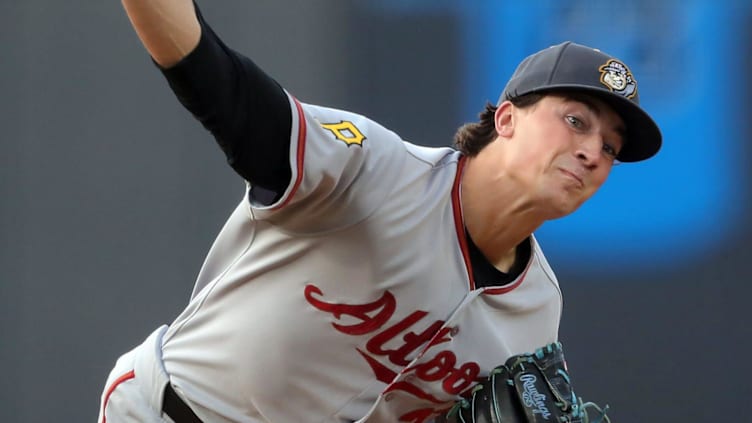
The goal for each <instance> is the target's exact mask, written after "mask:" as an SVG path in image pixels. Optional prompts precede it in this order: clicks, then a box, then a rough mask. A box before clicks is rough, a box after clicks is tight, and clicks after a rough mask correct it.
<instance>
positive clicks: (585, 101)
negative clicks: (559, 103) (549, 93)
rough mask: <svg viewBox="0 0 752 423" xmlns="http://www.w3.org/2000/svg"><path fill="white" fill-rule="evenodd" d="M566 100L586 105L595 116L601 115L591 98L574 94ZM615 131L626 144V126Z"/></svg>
mask: <svg viewBox="0 0 752 423" xmlns="http://www.w3.org/2000/svg"><path fill="white" fill-rule="evenodd" d="M564 98H565V99H566V100H567V101H576V102H578V103H582V104H584V105H585V107H587V108H588V110H590V111H591V112H593V114H594V115H596V116H600V115H601V109H600V108H599V107H598V106H597V105H596V104H595V103H593V101H592V100H590V98H589V97H587V96H584V95H577V94H574V93H572V94H567V95H566V96H565V97H564ZM617 114H618V113H617ZM614 131H616V133H618V134H619V135H620V136H621V141H622V143H625V142H626V141H627V129H626V128H625V127H624V125H619V126H617V127H615V128H614Z"/></svg>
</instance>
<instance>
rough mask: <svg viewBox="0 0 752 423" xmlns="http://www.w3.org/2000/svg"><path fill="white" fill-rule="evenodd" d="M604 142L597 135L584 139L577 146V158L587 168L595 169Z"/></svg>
mask: <svg viewBox="0 0 752 423" xmlns="http://www.w3.org/2000/svg"><path fill="white" fill-rule="evenodd" d="M602 149H603V140H601V139H600V137H598V136H596V135H591V136H587V137H583V138H582V139H580V140H579V142H578V143H577V145H576V150H575V156H576V157H577V159H578V160H580V161H581V162H582V163H583V164H584V165H585V166H587V167H591V168H592V167H595V166H597V165H598V160H599V159H600V157H601V150H602Z"/></svg>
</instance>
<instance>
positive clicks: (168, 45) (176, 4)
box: [122, 0, 201, 68]
mask: <svg viewBox="0 0 752 423" xmlns="http://www.w3.org/2000/svg"><path fill="white" fill-rule="evenodd" d="M122 1H123V7H125V11H126V13H127V14H128V18H129V19H130V20H131V24H133V28H134V29H135V30H136V33H137V34H138V37H139V38H140V39H141V42H142V43H143V44H144V47H146V50H147V51H148V52H149V54H150V55H151V57H152V58H153V59H154V61H156V62H157V64H159V65H160V66H162V67H163V68H168V67H170V66H173V65H175V64H176V63H178V62H179V61H180V60H182V59H183V58H184V57H185V56H187V55H188V53H190V52H191V51H193V49H194V48H196V45H198V42H199V39H200V38H201V26H200V25H199V23H198V19H197V18H196V10H195V9H194V7H193V1H192V0H122Z"/></svg>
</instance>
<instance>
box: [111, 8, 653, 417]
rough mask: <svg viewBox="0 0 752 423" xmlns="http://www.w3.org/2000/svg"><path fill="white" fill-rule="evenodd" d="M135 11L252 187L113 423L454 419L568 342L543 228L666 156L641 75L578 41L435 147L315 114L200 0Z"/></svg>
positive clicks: (123, 377)
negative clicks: (524, 357)
mask: <svg viewBox="0 0 752 423" xmlns="http://www.w3.org/2000/svg"><path fill="white" fill-rule="evenodd" d="M122 1H123V4H124V6H125V10H126V12H127V14H128V16H129V18H130V20H131V22H132V24H133V26H134V28H135V30H136V32H137V33H138V35H139V37H140V39H141V40H142V42H143V44H144V46H145V47H146V49H147V51H148V53H149V54H150V55H151V57H152V58H153V59H154V61H155V62H156V64H157V65H158V66H159V68H160V70H161V71H162V72H163V74H164V75H165V77H166V79H167V81H168V82H169V85H170V87H171V88H172V90H173V91H174V92H175V94H176V96H177V97H178V99H179V100H180V101H181V103H182V104H183V105H184V106H185V107H186V108H187V109H188V110H189V111H190V112H191V113H192V114H193V115H194V116H195V117H196V118H197V119H198V120H199V121H200V122H201V123H202V124H203V125H204V127H205V128H207V129H208V130H209V131H210V132H211V134H212V135H213V136H214V138H215V139H216V141H217V143H218V145H219V147H220V148H222V150H223V151H224V153H225V154H226V155H227V159H228V163H229V164H230V166H232V168H233V169H234V170H235V171H236V172H237V173H238V174H239V176H240V177H242V179H243V180H244V181H245V182H246V185H245V192H244V195H243V198H242V200H241V201H240V203H239V204H238V206H237V208H236V209H235V210H234V212H233V213H232V215H231V216H230V218H229V220H228V221H227V222H226V224H225V226H224V227H223V228H222V230H221V232H220V233H219V235H218V237H217V239H216V241H215V242H214V245H213V246H212V248H211V250H210V251H209V253H208V256H207V258H206V260H205V262H204V265H203V267H202V268H201V270H200V273H199V275H198V278H197V281H196V284H195V288H194V290H193V293H192V296H191V299H190V302H189V303H188V305H187V307H186V308H185V310H184V311H183V312H182V313H180V315H179V316H177V317H176V318H175V320H174V321H173V322H172V323H170V324H169V325H165V326H162V327H159V328H157V329H156V330H155V331H154V332H153V333H152V334H151V335H149V336H148V337H147V338H146V340H145V341H144V342H143V343H142V344H140V345H138V346H137V347H135V348H134V349H133V350H131V351H130V352H128V353H126V354H124V355H123V356H122V357H120V358H119V359H118V361H117V363H116V365H115V367H114V368H113V370H112V372H111V373H110V376H109V377H108V379H107V382H106V385H105V389H104V392H103V394H102V398H101V404H100V416H99V420H100V421H101V422H102V423H105V422H108V423H117V422H169V421H174V422H199V421H203V422H275V423H286V422H355V421H357V422H415V423H417V422H428V421H432V420H433V419H434V418H435V417H436V416H438V415H439V414H441V413H443V412H445V411H446V410H447V409H449V408H450V407H452V405H454V404H456V403H457V402H458V401H459V400H460V399H461V398H463V396H465V397H466V396H467V395H468V393H469V392H471V390H472V389H473V387H474V386H475V385H476V384H478V382H479V381H480V380H483V378H485V377H486V376H488V374H489V371H490V370H491V369H493V368H494V367H496V366H498V365H499V364H500V363H503V362H504V361H505V360H506V359H508V358H510V357H513V356H515V355H517V354H522V353H525V352H529V351H534V350H535V349H536V348H539V347H540V346H542V345H546V344H550V343H554V342H556V341H557V332H558V328H559V319H560V315H561V307H562V301H561V292H560V290H559V286H558V283H557V280H556V277H555V276H554V273H553V271H552V270H551V268H550V267H549V265H548V263H547V262H546V258H545V257H544V255H543V252H542V250H541V246H540V245H539V244H538V242H537V241H536V239H535V237H534V235H533V232H534V231H535V230H536V228H538V227H539V226H540V225H541V224H542V223H543V222H545V221H546V220H549V219H555V218H559V217H562V216H565V215H567V214H569V213H571V212H573V211H575V210H576V209H577V208H578V207H579V206H580V205H581V204H582V203H583V202H584V201H586V200H587V199H588V198H590V197H591V196H592V195H593V193H595V191H596V190H597V189H598V188H599V187H600V186H601V185H602V184H603V182H604V181H605V180H606V177H607V176H608V174H609V172H610V170H611V167H612V165H613V163H614V161H615V160H617V159H618V160H619V161H622V162H631V161H638V160H643V159H647V158H649V157H651V156H653V155H654V154H655V153H656V152H657V151H658V150H659V148H660V145H661V134H660V131H659V129H658V127H657V126H656V124H655V123H654V122H653V120H652V119H651V118H650V117H649V116H648V115H647V114H646V112H644V111H643V109H641V108H640V106H639V103H638V90H637V81H636V79H635V77H634V75H633V74H632V73H631V71H630V70H629V68H628V67H627V66H626V65H625V64H624V63H623V62H621V61H619V60H618V59H616V58H614V57H612V56H610V55H608V54H605V53H603V52H600V51H598V50H594V49H592V48H589V47H585V46H582V45H578V44H575V43H570V42H566V43H562V44H559V45H556V46H553V47H550V48H547V49H544V50H542V51H540V52H538V53H535V54H533V55H531V56H530V57H528V58H527V59H525V61H523V62H522V63H521V64H520V66H519V68H518V69H517V71H516V72H515V74H514V75H513V76H512V78H511V79H510V80H509V82H508V85H507V86H506V88H505V89H504V91H503V93H502V94H501V97H500V99H499V102H498V103H497V104H496V105H487V106H486V108H485V110H484V111H483V112H482V113H481V117H480V120H479V121H478V122H475V123H470V124H467V125H465V126H463V127H462V128H460V129H459V131H458V132H457V135H456V138H455V148H448V147H446V148H427V147H421V146H418V145H414V144H410V143H408V142H405V141H403V140H402V139H400V137H399V136H398V135H397V134H395V133H394V132H391V131H389V130H388V129H386V128H384V127H382V126H381V125H379V124H378V123H376V122H374V121H372V120H370V119H369V118H367V117H365V116H361V115H358V114H355V113H350V112H346V111H342V110H335V109H331V108H326V107H320V106H316V105H312V104H304V103H302V102H301V101H299V100H298V99H296V98H295V96H294V95H293V94H292V93H289V92H287V91H286V90H285V89H283V88H282V87H280V85H279V84H278V83H277V82H275V81H274V80H273V79H272V78H270V77H269V76H267V75H266V74H265V73H264V72H263V71H262V70H261V69H259V68H258V67H257V66H256V65H255V64H254V63H253V62H252V61H251V60H250V59H248V58H247V57H245V56H243V55H241V54H239V53H237V52H235V51H233V50H231V49H230V48H228V47H227V46H226V45H225V44H223V42H222V41H221V40H220V39H219V37H218V36H217V35H216V34H215V33H214V32H213V31H212V29H211V28H210V26H209V25H208V24H207V22H206V21H205V20H204V19H203V18H202V17H201V14H200V13H199V11H198V8H197V7H196V6H195V4H194V3H193V2H192V1H191V0H122Z"/></svg>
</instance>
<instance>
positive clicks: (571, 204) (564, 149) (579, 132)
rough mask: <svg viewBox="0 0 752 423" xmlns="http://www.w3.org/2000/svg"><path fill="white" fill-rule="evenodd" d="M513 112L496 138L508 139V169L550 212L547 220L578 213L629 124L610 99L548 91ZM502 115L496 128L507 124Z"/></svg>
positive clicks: (604, 172) (610, 163) (601, 180)
mask: <svg viewBox="0 0 752 423" xmlns="http://www.w3.org/2000/svg"><path fill="white" fill-rule="evenodd" d="M508 107H509V106H508ZM508 112H509V113H510V119H511V120H509V121H507V122H506V124H507V125H511V127H510V128H511V129H512V131H511V132H509V131H507V133H506V134H507V135H508V137H507V138H505V137H501V138H500V139H499V140H497V142H502V143H505V145H504V147H503V150H504V151H503V153H501V159H502V160H503V161H504V162H505V163H504V169H506V171H507V172H508V173H510V174H511V175H512V176H513V177H514V178H515V179H517V180H519V181H521V182H522V183H523V184H524V185H523V186H525V187H526V189H528V190H529V191H528V192H527V194H528V195H529V196H531V197H532V199H533V201H534V202H535V203H536V204H541V205H543V206H544V207H545V208H546V210H547V211H549V212H550V215H549V216H547V218H549V219H550V218H557V217H561V216H565V215H567V214H569V213H571V212H573V211H575V210H576V209H577V208H578V207H579V206H580V205H581V204H582V203H583V202H585V201H586V200H587V199H588V198H590V197H591V196H592V195H593V194H594V193H595V192H596V191H597V190H598V188H600V187H601V185H603V183H604V182H605V181H606V178H607V177H608V174H609V173H610V171H611V167H612V166H613V163H614V159H615V157H616V155H617V154H618V153H619V151H620V149H621V147H622V143H623V133H624V122H623V121H622V119H621V117H620V116H619V115H617V114H616V112H614V111H613V109H611V107H610V106H608V105H607V104H606V103H604V102H603V101H600V100H599V99H597V98H594V97H590V96H585V95H577V96H576V97H564V96H559V95H548V96H545V97H544V98H543V99H541V100H540V101H539V102H538V103H536V104H534V105H533V106H530V107H526V108H517V107H513V106H511V107H509V110H508ZM502 114H503V111H498V112H497V130H498V129H499V124H500V123H501V124H503V123H505V122H503V121H501V122H500V121H499V118H500V117H501V118H502V119H503V116H501V115H502ZM510 128H507V129H510ZM502 129H503V128H502Z"/></svg>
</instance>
